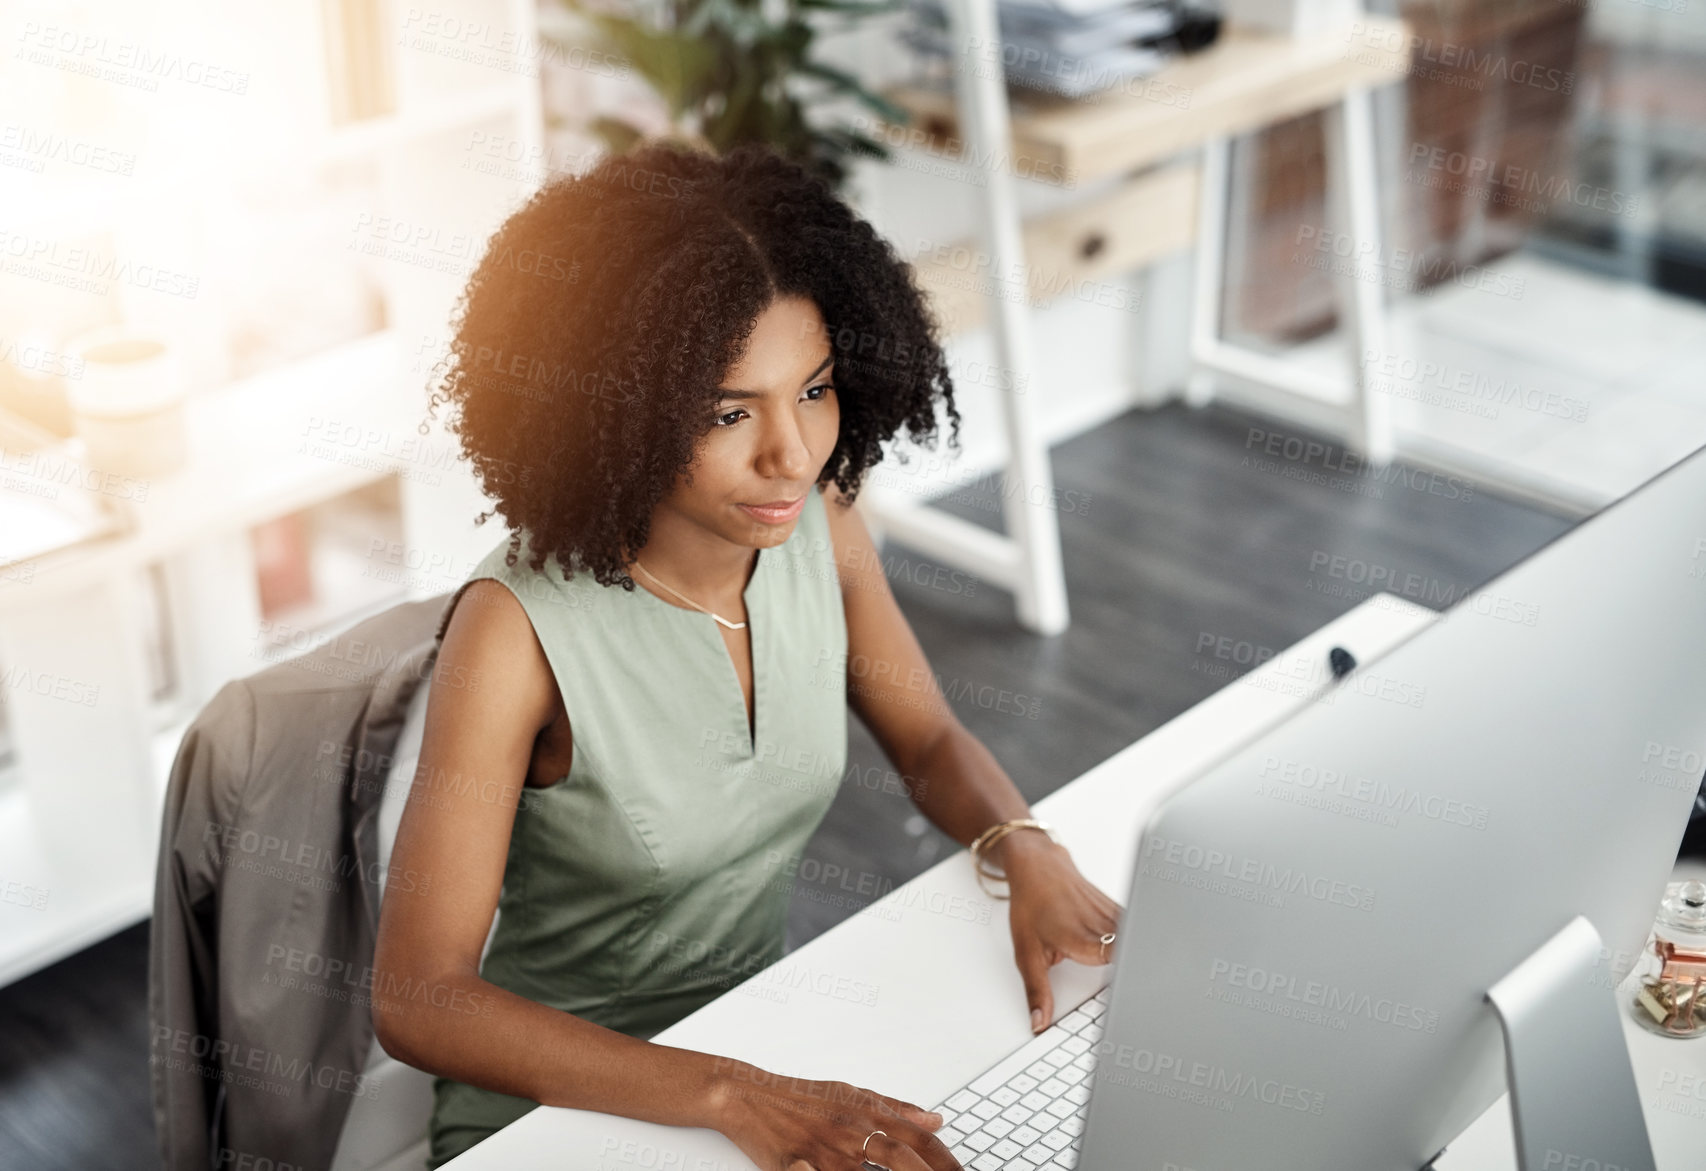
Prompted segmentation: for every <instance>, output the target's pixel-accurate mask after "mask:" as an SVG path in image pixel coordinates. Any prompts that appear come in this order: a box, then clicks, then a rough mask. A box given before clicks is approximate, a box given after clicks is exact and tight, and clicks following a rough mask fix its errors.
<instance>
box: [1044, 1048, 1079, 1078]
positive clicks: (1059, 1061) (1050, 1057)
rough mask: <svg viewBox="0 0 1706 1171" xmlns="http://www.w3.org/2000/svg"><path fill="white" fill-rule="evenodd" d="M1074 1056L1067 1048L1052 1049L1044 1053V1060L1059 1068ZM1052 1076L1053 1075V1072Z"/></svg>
mask: <svg viewBox="0 0 1706 1171" xmlns="http://www.w3.org/2000/svg"><path fill="white" fill-rule="evenodd" d="M1072 1058H1073V1054H1071V1053H1068V1052H1067V1051H1066V1050H1065V1049H1051V1050H1050V1051H1049V1052H1048V1053H1047V1054H1046V1055H1044V1057H1043V1060H1044V1061H1046V1062H1048V1063H1049V1064H1050V1065H1052V1066H1054V1067H1055V1068H1056V1069H1058V1068H1060V1067H1061V1066H1063V1065H1065V1064H1067V1063H1068V1062H1069V1061H1071V1060H1072ZM1050 1076H1053V1074H1052V1072H1051V1074H1050Z"/></svg>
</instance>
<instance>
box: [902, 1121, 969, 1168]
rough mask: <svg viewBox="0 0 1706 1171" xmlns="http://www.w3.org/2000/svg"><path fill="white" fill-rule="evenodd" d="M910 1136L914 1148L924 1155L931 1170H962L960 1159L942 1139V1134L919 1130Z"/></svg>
mask: <svg viewBox="0 0 1706 1171" xmlns="http://www.w3.org/2000/svg"><path fill="white" fill-rule="evenodd" d="M909 1137H910V1140H911V1142H912V1146H913V1149H914V1150H916V1151H917V1152H918V1153H919V1154H920V1155H921V1156H923V1159H924V1162H925V1163H926V1164H927V1165H928V1166H929V1167H930V1169H931V1171H961V1168H960V1161H959V1160H958V1159H956V1158H954V1152H952V1151H950V1150H949V1149H948V1144H947V1143H945V1142H943V1141H942V1139H941V1136H940V1135H935V1134H931V1133H930V1132H929V1131H927V1130H918V1131H914V1132H912V1134H911V1135H910V1136H909Z"/></svg>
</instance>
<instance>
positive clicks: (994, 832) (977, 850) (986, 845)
mask: <svg viewBox="0 0 1706 1171" xmlns="http://www.w3.org/2000/svg"><path fill="white" fill-rule="evenodd" d="M1019 829H1040V830H1042V831H1043V832H1044V833H1045V834H1047V835H1048V836H1049V840H1050V841H1052V842H1054V843H1055V844H1056V845H1059V844H1060V839H1059V838H1057V837H1055V836H1054V828H1053V827H1052V826H1050V825H1049V824H1048V823H1047V822H1045V821H1038V820H1036V819H1035V818H1032V817H1016V818H1013V819H1012V820H1010V821H1000V822H996V823H995V824H994V825H992V826H990V827H989V828H988V829H986V830H984V831H983V832H982V833H980V834H978V835H977V837H976V838H974V839H973V840H972V844H971V846H970V849H971V855H972V861H973V863H974V864H975V865H976V867H977V884H978V885H979V886H981V887H982V888H983V893H984V894H986V895H988V896H989V897H990V898H992V899H1005V898H1008V897H1009V896H1008V895H1007V894H1003V893H1001V892H999V891H993V890H990V889H989V883H988V882H986V881H985V879H988V878H999V879H1002V880H1005V879H1006V877H1007V875H1006V873H1005V872H1004V871H1001V870H992V869H990V868H989V862H988V860H987V859H986V858H985V857H984V855H985V854H986V853H988V852H989V850H990V849H992V848H993V847H994V846H995V844H996V843H997V842H999V841H1000V840H1001V839H1002V838H1004V837H1006V836H1007V835H1008V834H1010V833H1012V832H1013V831H1014V830H1019Z"/></svg>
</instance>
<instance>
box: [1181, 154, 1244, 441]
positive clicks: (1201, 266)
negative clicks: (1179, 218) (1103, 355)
mask: <svg viewBox="0 0 1706 1171" xmlns="http://www.w3.org/2000/svg"><path fill="white" fill-rule="evenodd" d="M1231 155H1232V141H1231V139H1228V138H1226V137H1224V136H1222V137H1218V138H1211V139H1209V140H1208V141H1207V142H1205V143H1204V144H1203V148H1202V187H1201V188H1200V190H1199V193H1198V196H1197V247H1196V255H1195V257H1194V260H1193V268H1194V271H1195V276H1194V279H1193V280H1192V282H1191V373H1190V377H1189V378H1187V379H1186V381H1185V402H1186V403H1188V404H1189V405H1191V406H1193V407H1206V406H1207V405H1208V404H1209V403H1210V401H1212V400H1213V398H1214V373H1213V371H1212V369H1211V368H1210V367H1209V365H1208V361H1209V359H1210V357H1211V356H1212V355H1213V354H1214V352H1215V349H1216V347H1217V346H1218V345H1219V341H1220V301H1221V294H1222V291H1223V285H1222V278H1223V277H1224V276H1225V275H1226V202H1227V194H1228V191H1229V190H1230V169H1229V168H1230V159H1231Z"/></svg>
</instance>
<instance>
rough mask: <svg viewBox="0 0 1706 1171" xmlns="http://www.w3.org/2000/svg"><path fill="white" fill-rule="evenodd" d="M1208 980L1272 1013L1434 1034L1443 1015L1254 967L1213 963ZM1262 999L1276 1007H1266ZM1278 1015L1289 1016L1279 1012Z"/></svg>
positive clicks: (1397, 1001)
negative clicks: (1307, 1013) (1314, 1014)
mask: <svg viewBox="0 0 1706 1171" xmlns="http://www.w3.org/2000/svg"><path fill="white" fill-rule="evenodd" d="M1208 979H1209V983H1210V984H1224V985H1227V986H1229V987H1231V988H1238V989H1242V990H1243V991H1245V992H1248V993H1251V994H1252V997H1251V998H1250V999H1248V1000H1246V1001H1244V1003H1246V1004H1247V1005H1248V1006H1249V1007H1251V1008H1256V1009H1260V1010H1263V1011H1272V1010H1273V1009H1274V1008H1276V1007H1279V1006H1280V1005H1282V1004H1289V1005H1295V1006H1301V1007H1305V1008H1313V1009H1320V1010H1322V1011H1323V1012H1327V1013H1337V1014H1340V1015H1343V1016H1359V1017H1362V1018H1363V1019H1364V1020H1369V1021H1374V1022H1375V1023H1377V1024H1382V1025H1391V1026H1393V1027H1394V1028H1399V1029H1406V1030H1409V1031H1411V1032H1418V1033H1433V1032H1437V1031H1438V1029H1439V1013H1437V1012H1433V1011H1431V1010H1429V1009H1425V1008H1421V1007H1420V1006H1418V1005H1414V1004H1406V1003H1404V1002H1403V1001H1401V1000H1393V999H1392V998H1391V997H1388V996H1378V997H1377V996H1371V995H1369V994H1368V993H1367V992H1352V991H1350V990H1348V989H1344V988H1340V987H1338V986H1337V985H1336V984H1329V983H1327V982H1326V981H1325V980H1308V979H1303V978H1300V977H1298V976H1293V975H1289V974H1287V973H1284V972H1276V971H1273V970H1271V969H1268V968H1263V967H1259V966H1257V965H1254V964H1240V963H1234V962H1233V961H1231V960H1222V959H1217V960H1213V961H1211V962H1210V963H1209V966H1208ZM1260 998H1266V1000H1267V1001H1272V1002H1274V1003H1273V1004H1268V1003H1264V1002H1263V1001H1262V1000H1261V999H1260ZM1276 1015H1281V1016H1284V1015H1289V1014H1287V1013H1285V1012H1279V1013H1277V1014H1276Z"/></svg>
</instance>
